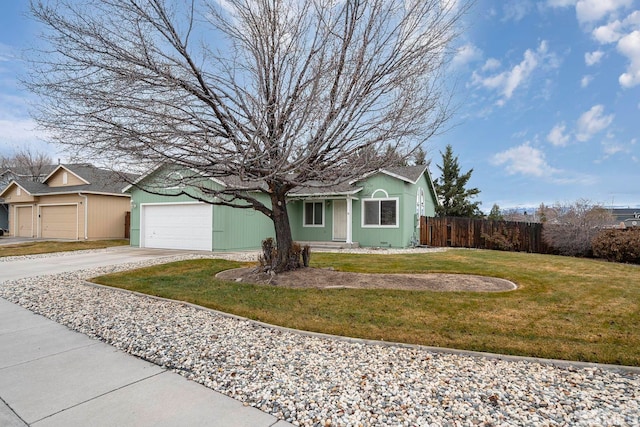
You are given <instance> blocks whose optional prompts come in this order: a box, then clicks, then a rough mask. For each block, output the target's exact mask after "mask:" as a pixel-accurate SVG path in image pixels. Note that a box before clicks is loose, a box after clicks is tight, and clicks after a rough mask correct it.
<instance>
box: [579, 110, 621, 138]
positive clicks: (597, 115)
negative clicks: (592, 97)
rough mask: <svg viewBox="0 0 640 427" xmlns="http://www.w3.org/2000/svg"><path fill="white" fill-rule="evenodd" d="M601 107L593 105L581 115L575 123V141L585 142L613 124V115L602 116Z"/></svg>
mask: <svg viewBox="0 0 640 427" xmlns="http://www.w3.org/2000/svg"><path fill="white" fill-rule="evenodd" d="M603 113H604V106H603V105H594V106H593V107H591V109H590V110H589V111H587V112H585V113H583V114H582V115H581V116H580V118H579V119H578V122H577V123H576V139H577V140H578V141H580V142H585V141H588V140H590V139H591V138H593V136H594V135H595V134H597V133H599V132H601V131H603V130H605V129H606V128H607V127H609V125H611V123H612V122H613V118H614V115H613V114H610V115H608V116H606V115H604V114H603Z"/></svg>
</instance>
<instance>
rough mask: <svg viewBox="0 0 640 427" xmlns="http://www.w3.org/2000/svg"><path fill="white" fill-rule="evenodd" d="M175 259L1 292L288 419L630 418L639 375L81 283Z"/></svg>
mask: <svg viewBox="0 0 640 427" xmlns="http://www.w3.org/2000/svg"><path fill="white" fill-rule="evenodd" d="M375 252H376V253H381V252H382V251H375ZM385 252H387V251H385ZM255 255H256V254H255V253H253V254H247V255H241V257H250V259H252V260H253V259H255ZM237 256H238V255H237V254H228V255H225V257H226V258H236V257H237ZM184 258H185V257H175V258H171V259H167V258H165V259H163V260H161V261H155V262H148V261H147V262H142V263H135V264H128V265H121V266H114V267H105V268H97V269H92V270H85V271H81V272H74V273H64V274H57V275H50V276H41V277H37V278H31V279H22V280H16V281H8V282H4V283H2V284H0V297H2V298H5V299H7V300H8V301H11V302H14V303H16V304H19V305H21V306H23V307H26V308H28V309H29V310H31V311H33V312H36V313H39V314H42V315H44V316H46V317H48V318H50V319H53V320H55V321H56V322H59V323H61V324H63V325H66V326H68V327H69V328H71V329H74V330H77V331H80V332H82V333H85V334H87V335H89V336H92V337H95V338H96V339H99V340H101V341H104V342H106V343H108V344H111V345H113V346H115V347H117V348H120V349H122V350H124V351H126V352H128V353H131V354H133V355H135V356H138V357H141V358H143V359H145V360H148V361H151V362H153V363H156V364H158V365H161V366H165V367H167V368H169V369H172V370H174V371H176V372H178V373H180V374H182V375H183V376H185V377H187V378H189V379H191V380H194V381H197V382H199V383H201V384H204V385H205V386H207V387H210V388H212V389H214V390H217V391H219V392H221V393H224V394H226V395H228V396H231V397H234V398H236V399H238V400H240V401H242V402H245V404H247V405H251V406H255V407H257V408H259V409H261V410H263V411H265V412H267V413H270V414H273V415H274V416H276V417H278V418H281V419H283V420H286V421H289V422H291V423H293V424H296V425H304V426H361V425H362V426H375V425H392V426H449V425H456V426H458V425H459V426H476V425H484V426H510V425H518V426H520V425H549V426H555V425H571V426H573V425H578V426H600V425H612V426H627V425H631V426H636V425H640V404H639V401H640V375H638V374H634V373H630V372H627V371H624V370H611V369H602V368H600V367H587V368H578V367H559V366H554V365H550V364H543V363H534V362H529V361H506V360H498V359H494V358H486V357H479V356H468V355H459V354H447V353H439V352H430V351H428V350H427V349H424V348H419V347H417V348H407V347H403V346H393V345H376V344H364V343H358V342H348V341H343V340H335V339H331V338H322V337H314V336H308V335H303V334H297V333H294V332H288V331H283V330H280V329H277V328H270V327H266V326H263V325H259V324H256V323H254V322H251V321H247V320H243V319H237V318H232V317H228V316H224V315H222V314H219V313H216V312H213V311H210V310H206V309H199V308H197V307H193V306H191V305H188V304H183V303H179V302H171V301H166V300H160V299H156V298H152V297H147V296H143V295H138V294H132V293H129V292H124V291H119V290H112V289H108V288H103V287H97V286H92V285H89V284H87V283H86V282H85V281H84V280H85V279H88V278H90V277H94V276H97V275H102V274H107V273H110V272H114V271H121V270H125V269H130V268H137V267H141V266H145V265H150V264H156V263H159V262H167V261H168V260H175V259H184ZM245 259H246V258H245Z"/></svg>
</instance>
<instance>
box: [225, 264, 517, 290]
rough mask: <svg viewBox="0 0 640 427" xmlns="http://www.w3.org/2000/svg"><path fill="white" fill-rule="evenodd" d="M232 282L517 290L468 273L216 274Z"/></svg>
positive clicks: (305, 271)
mask: <svg viewBox="0 0 640 427" xmlns="http://www.w3.org/2000/svg"><path fill="white" fill-rule="evenodd" d="M216 277H217V278H218V279H222V280H228V281H232V282H240V283H251V284H258V285H272V286H280V287H287V288H315V289H400V290H408V291H435V292H505V291H513V290H515V289H517V288H518V287H517V285H516V284H515V283H513V282H511V281H509V280H505V279H499V278H497V277H485V276H475V275H470V274H444V273H425V274H368V273H366V274H365V273H348V272H343V271H335V270H332V269H326V268H301V269H299V270H295V271H288V272H285V273H280V274H278V275H270V274H266V273H263V272H259V271H257V270H256V268H255V267H249V268H235V269H232V270H225V271H222V272H220V273H218V274H216Z"/></svg>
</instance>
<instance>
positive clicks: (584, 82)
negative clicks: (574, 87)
mask: <svg viewBox="0 0 640 427" xmlns="http://www.w3.org/2000/svg"><path fill="white" fill-rule="evenodd" d="M592 81H593V76H584V77H582V79H580V87H581V88H585V87H587V86H589V84H591V82H592Z"/></svg>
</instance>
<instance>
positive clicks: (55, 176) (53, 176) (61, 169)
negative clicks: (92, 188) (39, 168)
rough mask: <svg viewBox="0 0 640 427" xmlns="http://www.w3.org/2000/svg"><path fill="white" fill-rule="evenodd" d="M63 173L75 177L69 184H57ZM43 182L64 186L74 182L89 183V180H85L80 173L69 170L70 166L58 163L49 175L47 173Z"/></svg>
mask: <svg viewBox="0 0 640 427" xmlns="http://www.w3.org/2000/svg"><path fill="white" fill-rule="evenodd" d="M70 166H71V165H70ZM76 169H77V168H76ZM65 173H67V174H71V175H73V178H75V179H72V180H71V184H67V182H63V183H62V184H61V185H60V184H58V182H61V181H62V180H61V179H60V177H61V176H62V175H63V174H65ZM67 179H68V178H67ZM43 182H44V183H45V184H47V185H49V186H50V187H61V186H64V185H74V184H75V185H79V184H91V182H89V181H87V180H86V179H85V178H83V177H82V176H81V175H80V174H78V173H76V172H74V171H73V170H71V168H70V167H68V166H65V165H58V167H57V168H55V169H54V170H53V171H52V172H51V173H50V174H49V175H47V177H46V178H45V179H44V181H43Z"/></svg>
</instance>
